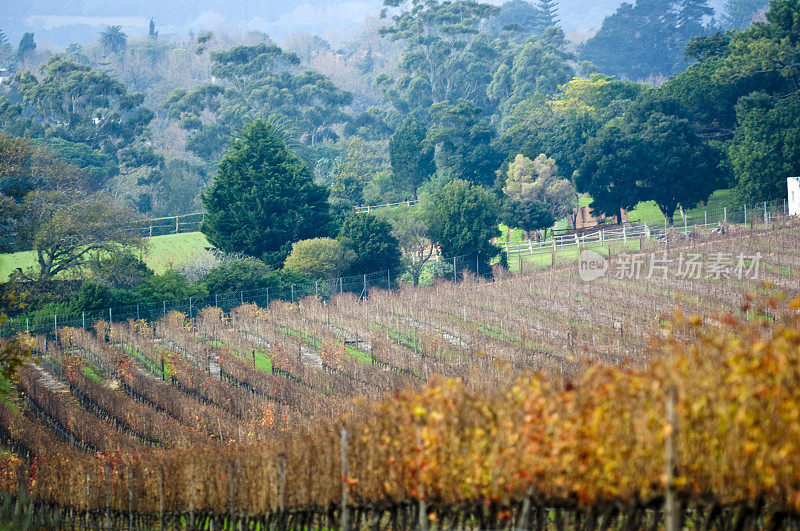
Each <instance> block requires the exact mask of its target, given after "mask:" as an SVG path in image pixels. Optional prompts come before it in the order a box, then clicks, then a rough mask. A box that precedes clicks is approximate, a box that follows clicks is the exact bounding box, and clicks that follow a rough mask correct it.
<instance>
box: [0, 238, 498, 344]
mask: <svg viewBox="0 0 800 531" xmlns="http://www.w3.org/2000/svg"><path fill="white" fill-rule="evenodd" d="M416 269H417V270H416V271H415V270H414V269H412V268H411V267H405V266H404V267H399V268H395V269H388V270H383V271H378V272H373V273H367V274H363V275H353V276H345V277H337V278H331V279H327V280H316V281H306V282H300V283H295V284H282V285H276V286H272V287H265V288H262V289H253V290H238V291H230V292H225V293H214V294H210V295H207V296H202V297H189V298H188V299H177V300H164V301H157V302H152V301H145V302H141V303H138V304H131V305H127V306H117V307H111V308H102V309H91V310H82V311H76V312H71V313H52V314H42V313H35V314H32V315H22V316H18V317H14V318H11V319H9V320H7V321H6V322H5V323H3V324H2V326H0V335H1V336H4V337H5V336H9V335H13V334H16V333H19V332H28V333H31V334H42V333H54V334H57V333H58V329H59V328H61V327H65V326H66V327H75V328H78V327H82V328H88V327H91V326H93V325H94V323H96V322H98V321H101V320H103V321H108V322H116V321H127V320H129V319H136V320H139V319H144V320H148V321H154V320H157V319H160V318H161V317H164V316H166V315H167V314H168V313H169V312H173V311H177V312H181V313H184V314H186V315H187V316H189V318H190V319H191V318H193V317H194V316H195V315H197V312H198V311H200V310H201V309H203V308H205V307H208V306H214V307H217V308H221V309H222V310H224V311H229V310H231V309H233V308H235V307H237V306H240V305H242V304H257V305H258V306H262V307H268V306H269V304H270V303H271V302H273V301H278V300H280V301H289V302H297V301H299V300H301V299H304V298H306V297H311V296H315V297H319V298H322V299H329V298H331V297H334V296H336V295H338V294H340V293H354V294H357V295H359V296H361V297H366V296H368V295H369V293H370V291H372V290H375V289H381V290H394V289H397V288H399V287H400V286H401V285H403V284H406V285H408V284H414V283H416V284H422V285H429V284H431V283H432V282H434V281H435V280H437V279H446V280H452V281H458V280H460V279H461V278H463V275H464V274H465V273H467V272H469V273H471V274H487V273H488V272H489V266H488V265H486V264H485V263H484V262H483V259H482V258H481V256H480V255H478V254H472V255H464V256H458V257H454V258H450V259H443V258H440V259H438V260H430V261H428V262H427V263H426V264H424V265H422V266H417V268H416Z"/></svg>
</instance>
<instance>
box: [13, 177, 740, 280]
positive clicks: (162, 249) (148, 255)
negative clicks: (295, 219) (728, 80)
mask: <svg viewBox="0 0 800 531" xmlns="http://www.w3.org/2000/svg"><path fill="white" fill-rule="evenodd" d="M580 202H581V206H588V205H590V204H591V198H590V197H588V196H585V195H582V196H581V198H580ZM733 203H734V201H733V197H732V194H731V190H717V191H716V192H714V194H713V195H712V196H711V198H710V199H709V200H708V206H707V207H706V208H708V209H721V208H722V207H725V206H731V205H732V204H733ZM702 211H703V207H698V208H695V209H692V210H690V211H689V213H690V214H691V213H695V212H702ZM629 217H630V220H631V221H645V222H647V223H659V224H660V223H664V216H663V215H661V211H660V210H659V209H658V207H657V206H656V204H655V203H654V202H653V201H647V202H642V203H639V204H638V205H637V206H636V208H634V209H633V210H631V211H630V212H629ZM555 228H556V229H566V228H567V220H566V219H562V220H560V221H559V222H558V223H556V226H555ZM500 232H501V234H502V236H501V237H500V238H498V242H500V243H504V242H507V241H511V242H516V241H524V240H525V233H524V232H523V231H522V230H520V229H509V227H507V226H505V225H500ZM548 237H549V236H548ZM147 243H148V248H147V251H146V252H145V255H144V261H145V263H146V264H147V265H148V266H150V268H151V269H152V270H153V271H155V272H156V273H163V272H164V271H167V270H168V269H170V268H171V267H178V266H180V265H181V264H185V263H187V262H190V261H191V260H192V259H193V258H195V257H197V256H199V255H201V254H202V253H205V252H206V248H207V247H210V244H209V243H208V240H206V237H205V236H204V235H203V234H202V233H200V232H187V233H184V234H170V235H167V236H154V237H152V238H147ZM34 265H36V255H35V253H33V252H32V251H24V252H19V253H10V254H0V282H1V281H5V280H6V279H8V277H9V276H10V275H11V273H12V272H13V271H14V270H16V269H17V268H18V267H19V268H22V269H23V270H24V269H26V268H29V267H33V266H34Z"/></svg>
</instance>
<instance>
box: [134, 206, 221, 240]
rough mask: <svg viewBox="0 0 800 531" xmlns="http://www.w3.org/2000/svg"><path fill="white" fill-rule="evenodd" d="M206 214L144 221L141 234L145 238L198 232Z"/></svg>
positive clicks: (199, 213)
mask: <svg viewBox="0 0 800 531" xmlns="http://www.w3.org/2000/svg"><path fill="white" fill-rule="evenodd" d="M205 217H206V214H205V212H194V213H192V214H183V215H180V216H169V217H166V218H153V219H146V220H144V221H142V222H141V223H140V224H139V225H140V228H139V230H140V234H141V235H142V237H145V238H152V237H153V236H166V235H167V234H181V233H184V232H197V231H199V230H200V224H201V223H203V220H205Z"/></svg>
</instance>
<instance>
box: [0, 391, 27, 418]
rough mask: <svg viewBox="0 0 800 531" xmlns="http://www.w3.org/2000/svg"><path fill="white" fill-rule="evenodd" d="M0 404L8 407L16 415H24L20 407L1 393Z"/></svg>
mask: <svg viewBox="0 0 800 531" xmlns="http://www.w3.org/2000/svg"><path fill="white" fill-rule="evenodd" d="M0 405H2V406H3V407H4V408H6V409H8V410H9V411H11V412H12V413H14V414H15V415H22V411H20V409H19V407H17V405H16V404H15V403H14V402H13V401H12V400H11V398H9V397H8V396H6V395H0Z"/></svg>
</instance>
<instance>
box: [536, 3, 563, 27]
mask: <svg viewBox="0 0 800 531" xmlns="http://www.w3.org/2000/svg"><path fill="white" fill-rule="evenodd" d="M538 7H539V13H540V17H541V25H542V28H549V27H550V26H556V25H558V23H559V22H561V19H560V18H558V2H557V1H556V0H539V4H538Z"/></svg>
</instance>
